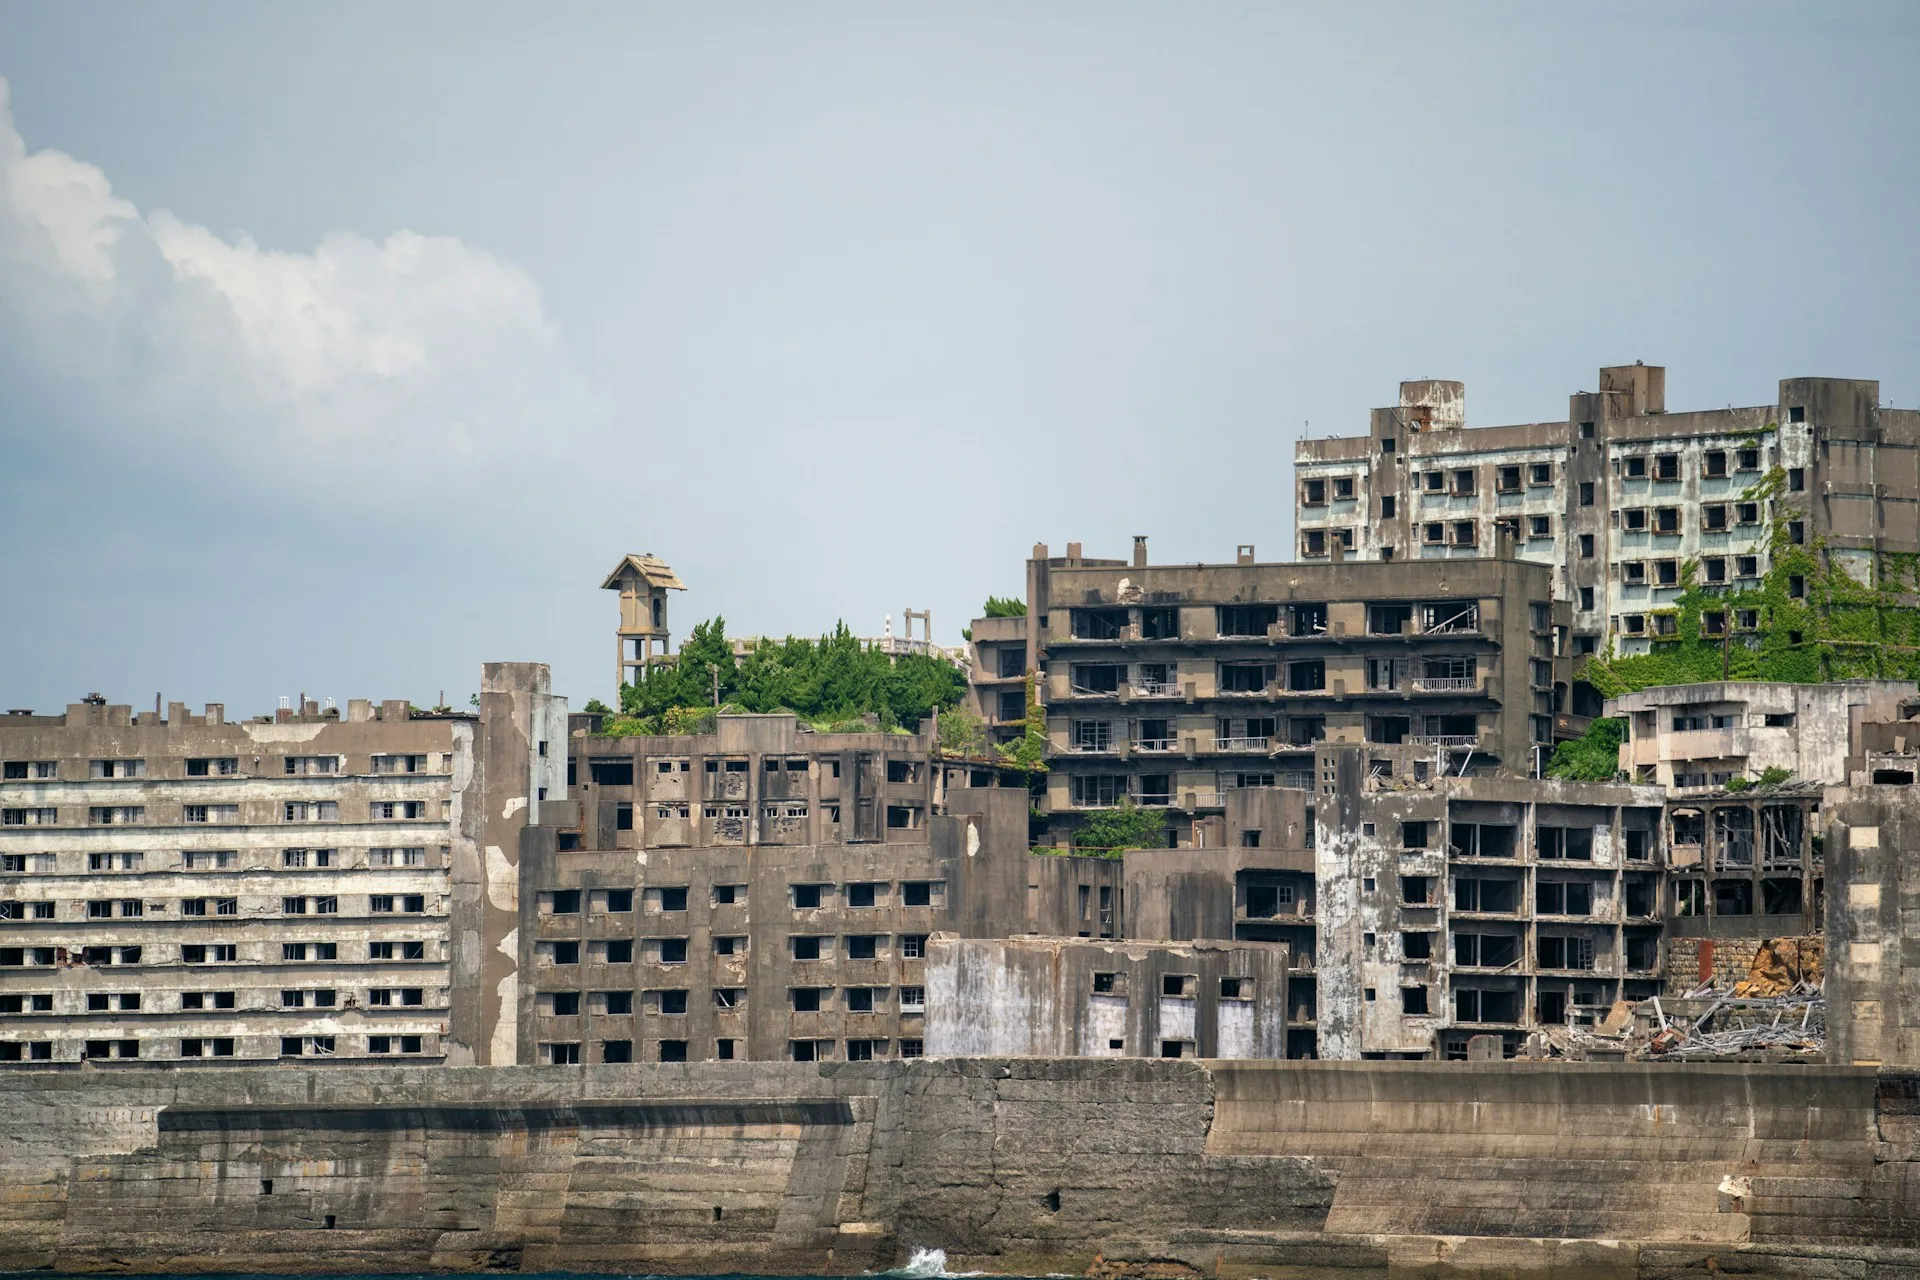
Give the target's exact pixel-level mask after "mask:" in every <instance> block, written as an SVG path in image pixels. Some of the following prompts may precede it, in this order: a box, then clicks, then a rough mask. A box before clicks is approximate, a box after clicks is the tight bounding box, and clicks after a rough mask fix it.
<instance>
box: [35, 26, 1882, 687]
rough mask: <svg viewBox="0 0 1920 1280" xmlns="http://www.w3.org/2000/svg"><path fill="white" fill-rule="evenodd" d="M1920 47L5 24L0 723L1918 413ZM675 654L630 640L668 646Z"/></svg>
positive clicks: (836, 599) (883, 607)
mask: <svg viewBox="0 0 1920 1280" xmlns="http://www.w3.org/2000/svg"><path fill="white" fill-rule="evenodd" d="M1916 65H1920V4H1915V3H1913V2H1912V0H1893V2H1891V3H1887V4H1884V5H1877V6H1874V5H1851V6H1850V5H1826V4H1821V5H1812V4H1809V5H1804V6H1797V7H1787V6H1780V5H1769V4H1763V3H1753V2H1752V0H1741V2H1740V3H1727V4H1678V5H1676V4H1671V3H1665V2H1662V3H1656V4H1648V5H1644V6H1627V5H1614V6H1609V5H1602V4H1589V5H1563V4H1552V5H1540V4H1533V3H1526V4H1519V3H1516V4H1511V5H1429V4H1419V5H1407V6H1368V5H1358V4H1355V5H1325V4H1315V5H1310V6H1309V5H1302V6H1299V7H1289V6H1282V5H1278V4H1271V3H1260V4H1253V5H1246V6H1236V5H1230V4H1225V3H1210V4H1205V5H1192V4H1182V5H1175V4H1165V5H1131V4H1123V3H1115V2H1113V0H1103V2H1102V3H1094V4H1085V5H1079V4H1069V3H1047V4H1032V3H1022V4H1006V5H990V4H975V5H965V6H961V5H952V6H941V5H934V4H911V5H899V4H874V5H870V6H869V5H836V4H800V3H778V4H766V5H754V4H718V3H714V4H707V3H700V4H682V5H675V6H650V5H641V4H636V3H622V4H617V5H607V6H594V5H585V4H574V5H563V6H532V5H522V6H505V5H476V4H473V3H461V4H449V5H436V4H428V3H409V4H406V5H391V4H386V3H380V4H368V5H355V4H344V3H331V4H327V5H308V6H295V5H284V4H283V5H232V4H220V5H212V4H191V3H186V2H184V0H181V2H179V3H170V4H165V5H152V4H131V5H107V4H63V5H50V4H42V3H24V2H14V0H4V2H0V77H4V81H5V89H6V91H7V93H8V94H9V96H10V105H9V106H8V107H7V108H6V110H5V111H4V112H0V706H6V707H38V708H41V709H43V710H46V709H54V708H57V707H59V706H61V705H63V704H65V703H66V702H68V701H71V700H74V699H77V698H79V697H80V696H81V695H82V694H85V693H87V692H89V691H91V690H99V691H101V692H103V693H106V694H107V695H109V696H110V697H111V698H112V699H113V700H115V701H130V702H133V703H135V704H143V703H151V701H152V699H153V697H154V694H155V693H156V692H158V693H162V694H164V695H165V696H166V697H168V698H170V699H180V700H184V701H189V702H194V703H199V702H204V701H209V700H213V701H224V702H226V703H227V704H228V705H229V707H230V708H231V709H232V711H233V712H234V713H236V714H252V713H256V712H258V711H261V710H266V709H269V708H271V707H272V706H273V705H274V700H275V698H276V697H277V696H279V695H292V694H296V693H299V692H301V691H305V692H307V693H308V694H309V695H310V696H332V697H335V698H338V699H339V700H341V702H342V703H344V701H345V700H346V699H347V698H348V697H353V696H371V697H376V698H379V697H410V698H413V699H415V700H417V701H431V700H433V699H434V698H436V697H438V696H439V694H440V692H441V691H442V690H445V692H446V696H447V697H448V699H449V700H450V701H453V702H456V703H459V704H464V703H465V701H466V698H467V695H468V693H470V692H471V691H473V690H474V689H475V688H477V687H478V681H479V664H480V663H481V662H482V661H483V660H488V659H532V660H543V661H548V662H551V663H552V664H553V665H554V671H555V682H556V686H557V688H558V690H559V691H560V692H563V693H566V694H569V695H570V696H572V697H573V698H574V699H575V700H576V704H577V703H578V702H579V701H583V700H584V699H586V698H587V697H589V696H594V695H598V696H600V697H603V698H605V697H609V696H610V694H611V685H612V665H613V659H614V654H613V642H612V638H611V636H612V627H613V622H614V602H613V598H612V596H611V594H610V593H603V592H600V591H598V590H597V588H598V586H599V583H600V580H601V578H602V577H603V576H604V575H605V574H606V572H607V571H608V570H609V569H610V568H611V567H612V566H613V565H614V564H615V563H616V562H617V561H618V560H619V558H620V556H621V555H622V554H623V553H625V552H628V551H652V552H654V553H656V554H658V555H660V556H662V557H664V558H665V559H666V560H667V561H668V562H670V563H671V564H672V565H673V566H674V568H675V569H676V570H677V571H678V572H679V574H680V576H681V577H682V579H684V580H685V581H686V583H687V584H688V587H689V590H688V591H687V592H686V593H685V594H684V595H683V596H677V597H676V598H675V599H674V601H673V609H674V619H673V620H674V622H675V623H676V632H677V633H678V634H679V635H683V634H684V633H685V630H686V628H687V626H688V625H689V624H690V623H691V622H692V621H693V620H695V619H696V618H701V617H706V616H708V615H711V614H714V613H724V614H725V615H726V618H727V621H728V626H729V629H730V630H731V631H733V632H735V633H771V634H781V635H783V634H786V633H788V632H794V633H800V634H817V633H818V632H820V631H822V630H824V629H825V628H827V627H830V626H831V625H832V624H833V622H834V620H835V619H837V618H842V617H844V618H845V619H846V620H847V621H848V622H849V623H850V624H851V625H852V626H853V627H854V628H855V629H856V630H857V631H859V632H861V633H863V634H877V633H878V632H879V630H880V627H881V624H882V618H883V616H884V615H886V614H892V615H893V617H894V625H895V627H896V628H898V626H899V620H900V612H901V610H902V609H904V608H907V607H913V608H925V607H930V608H931V609H932V610H933V613H934V620H935V627H936V633H937V635H936V638H938V639H942V640H945V641H949V642H952V641H954V640H956V639H957V633H958V630H959V628H960V627H961V626H962V625H963V624H964V623H965V621H966V619H967V618H969V617H971V616H972V615H973V614H974V613H975V612H977V610H978V607H979V605H980V602H981V600H982V599H983V598H984V597H985V596H987V595H988V594H989V593H993V594H1004V595H1015V594H1019V593H1020V591H1021V590H1022V587H1023V576H1022V574H1023V568H1022V561H1023V560H1024V558H1025V557H1026V555H1027V554H1028V550H1029V548H1030V547H1031V546H1032V544H1033V543H1035V542H1036V541H1044V542H1047V543H1049V544H1051V545H1052V547H1053V548H1054V550H1055V553H1056V554H1058V553H1059V552H1060V551H1061V550H1062V549H1063V547H1064V544H1065V543H1066V542H1067V541H1068V540H1069V539H1073V540H1076V541H1081V542H1084V543H1085V545H1086V550H1087V553H1088V554H1089V555H1098V554H1105V555H1124V554H1126V553H1127V550H1128V548H1129V545H1130V543H1129V536H1130V535H1132V534H1135V533H1145V534H1149V535H1151V536H1152V539H1153V543H1152V548H1153V553H1154V558H1155V559H1156V560H1166V561H1173V560H1182V561H1193V560H1199V559H1203V558H1204V559H1222V558H1226V557H1228V556H1231V554H1232V552H1233V549H1234V544H1236V543H1239V542H1252V543H1255V544H1257V545H1258V547H1259V548H1260V552H1261V554H1262V556H1263V558H1269V559H1284V558H1288V557H1290V555H1291V550H1290V544H1291V541H1292V539H1291V536H1290V531H1291V522H1292V503H1291V491H1292V485H1291V475H1292V449H1293V442H1294V441H1295V440H1296V439H1298V438H1299V436H1300V435H1301V433H1302V431H1303V430H1305V429H1308V428H1307V425H1306V424H1308V423H1311V427H1310V430H1311V431H1312V433H1313V434H1315V435H1321V436H1324V435H1329V434H1357V433H1359V432H1362V431H1364V430H1365V427H1366V413H1367V410H1368V409H1369V408H1370V407H1372V406H1375V405H1382V404H1389V403H1392V402H1393V401H1394V399H1395V396H1396V394H1397V385H1396V384H1397V383H1398V382H1399V381H1400V380H1401V379H1403V378H1422V377H1448V378H1459V379H1463V380H1465V382H1466V383H1467V412H1468V419H1469V422H1470V423H1471V424H1474V425H1483V424H1489V423H1497V422H1510V421H1536V420H1540V419H1550V418H1561V417H1564V415H1565V413H1566V397H1567V395H1568V393H1570V392H1573V391H1577V390H1583V389H1589V388H1591V387H1592V386H1593V385H1594V383H1595V381H1596V376H1595V370H1596V369H1597V368H1598V367H1599V366H1600V365H1602V364H1608V363H1621V362H1629V361H1632V360H1635V359H1642V360H1645V361H1647V362H1648V363H1657V364H1664V365H1666V366H1667V370H1668V377H1667V396H1668V405H1669V407H1672V408H1698V407H1718V406H1722V405H1726V404H1764V403H1772V402H1773V400H1774V397H1775V383H1776V381H1777V380H1778V379H1780V378H1782V377H1791V376H1799V375H1833V376H1844V377H1866V378H1876V377H1877V378H1879V379H1880V380H1881V392H1882V398H1883V399H1884V400H1891V401H1892V402H1893V403H1895V404H1898V405H1902V406H1913V405H1915V404H1920V319H1916V317H1920V302H1917V299H1916V285H1920V77H1917V76H1916V75H1915V74H1914V68H1915V67H1916ZM677 638H678V636H676V639H677Z"/></svg>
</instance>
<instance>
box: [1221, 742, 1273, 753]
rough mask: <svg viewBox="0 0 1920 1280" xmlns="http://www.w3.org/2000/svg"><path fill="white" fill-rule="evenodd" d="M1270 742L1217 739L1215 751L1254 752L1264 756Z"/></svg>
mask: <svg viewBox="0 0 1920 1280" xmlns="http://www.w3.org/2000/svg"><path fill="white" fill-rule="evenodd" d="M1270 741H1271V739H1268V738H1215V739H1214V740H1213V749H1214V750H1215V751H1240V752H1248V751H1252V752H1259V753H1260V754H1262V755H1264V754H1266V752H1267V749H1268V748H1267V744H1268V743H1269V742H1270Z"/></svg>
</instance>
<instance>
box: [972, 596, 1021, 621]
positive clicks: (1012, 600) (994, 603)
mask: <svg viewBox="0 0 1920 1280" xmlns="http://www.w3.org/2000/svg"><path fill="white" fill-rule="evenodd" d="M980 612H981V616H982V617H987V618H1024V617H1026V616H1027V602H1026V601H1025V600H1021V599H1018V598H1016V597H1013V596H1004V597H1003V596H988V597H987V602H986V604H984V605H982V606H981V610H980Z"/></svg>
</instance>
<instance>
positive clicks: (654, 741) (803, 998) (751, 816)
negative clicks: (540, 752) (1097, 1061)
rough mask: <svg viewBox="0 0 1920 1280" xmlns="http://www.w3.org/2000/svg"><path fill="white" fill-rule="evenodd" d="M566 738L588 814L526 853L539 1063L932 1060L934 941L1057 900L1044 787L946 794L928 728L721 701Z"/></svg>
mask: <svg viewBox="0 0 1920 1280" xmlns="http://www.w3.org/2000/svg"><path fill="white" fill-rule="evenodd" d="M569 746H570V748H571V753H570V757H569V766H568V767H569V772H570V774H571V776H572V778H573V785H572V791H571V793H570V794H571V795H572V797H573V801H572V803H573V804H574V805H575V806H577V808H575V809H570V810H568V811H567V812H566V815H565V816H566V818H568V819H571V822H570V823H568V824H566V825H563V824H561V823H547V824H544V825H541V826H539V827H529V828H528V829H527V833H526V837H525V840H524V843H523V846H522V850H521V863H520V871H521V886H522V887H521V895H520V899H519V923H518V929H517V932H516V933H515V934H514V935H512V936H513V937H514V938H515V939H517V966H518V968H517V971H518V974H519V986H520V994H519V997H518V1000H519V1007H518V1019H519V1031H518V1045H519V1049H518V1056H519V1060H520V1061H521V1062H523V1063H548V1064H562V1065H565V1064H571V1063H575V1062H626V1061H635V1062H638V1061H667V1062H672V1061H701V1060H720V1061H725V1060H729V1059H732V1060H748V1059H751V1060H795V1061H828V1060H848V1059H850V1060H854V1061H864V1060H870V1059H876V1058H889V1057H916V1056H919V1055H920V1054H921V1053H923V1052H924V1049H925V1030H924V1018H925V1014H926V1008H927V993H926V984H927V979H926V957H927V946H928V940H929V938H930V937H932V936H933V935H934V934H937V933H943V932H945V933H953V934H957V935H961V936H966V937H1007V936H1010V935H1013V934H1018V933H1022V932H1026V931H1027V929H1028V927H1029V926H1028V919H1029V911H1030V909H1047V910H1052V911H1053V913H1054V914H1056V915H1057V914H1059V911H1058V909H1056V908H1040V907H1033V908H1030V903H1029V899H1030V896H1032V897H1034V898H1036V900H1037V898H1038V894H1037V886H1036V889H1035V890H1032V891H1030V888H1029V880H1028V864H1029V862H1030V861H1031V860H1032V859H1031V857H1030V855H1029V854H1028V852H1027V843H1026V820H1027V817H1026V809H1027V795H1026V792H1025V790H1024V789H1021V788H1000V787H994V786H987V787H982V788H975V787H971V786H954V787H952V788H951V789H937V788H936V770H937V769H938V768H939V767H940V766H939V762H938V761H937V760H936V759H935V757H934V755H933V749H932V741H931V739H930V738H929V737H919V736H914V735H907V734H890V733H880V732H874V733H854V734H816V733H811V732H806V731H803V730H801V729H800V727H799V725H798V722H797V720H796V718H795V717H793V716H791V715H765V716H733V715H723V716H719V717H718V718H717V720H716V725H715V730H714V732H712V733H709V734H695V735H682V736H663V737H632V738H600V737H590V736H581V737H576V738H574V739H572V740H571V742H570V744H569ZM942 791H943V792H944V798H943V800H942V802H941V803H940V804H939V806H938V807H939V809H940V810H941V811H940V812H936V800H935V797H936V794H941V793H942ZM1059 887H1060V888H1062V889H1064V888H1067V887H1068V886H1067V885H1066V884H1064V883H1063V884H1061V885H1060V886H1059Z"/></svg>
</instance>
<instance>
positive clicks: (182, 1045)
mask: <svg viewBox="0 0 1920 1280" xmlns="http://www.w3.org/2000/svg"><path fill="white" fill-rule="evenodd" d="M150 1043H151V1042H150V1041H142V1040H133V1039H128V1040H88V1041H85V1042H84V1043H83V1044H82V1045H81V1047H80V1056H81V1057H82V1058H84V1059H86V1060H88V1061H95V1062H97V1061H105V1060H108V1059H112V1058H123V1059H124V1058H138V1057H140V1056H141V1047H142V1046H143V1045H144V1044H150ZM337 1044H338V1039H337V1038H336V1037H334V1036H281V1037H280V1056H281V1057H283V1058H329V1057H332V1056H334V1053H335V1047H336V1045H337ZM424 1045H425V1038H424V1037H422V1036H417V1035H370V1036H368V1037H367V1052H368V1053H370V1054H374V1055H376V1056H381V1055H386V1054H416V1053H422V1052H425V1049H424ZM179 1054H180V1056H181V1057H182V1058H231V1057H233V1056H234V1038H233V1037H232V1036H189V1037H185V1038H183V1039H181V1040H180V1041H179ZM52 1060H53V1044H52V1043H51V1042H50V1041H46V1040H34V1041H24V1042H23V1041H18V1040H0V1062H50V1061H52Z"/></svg>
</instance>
